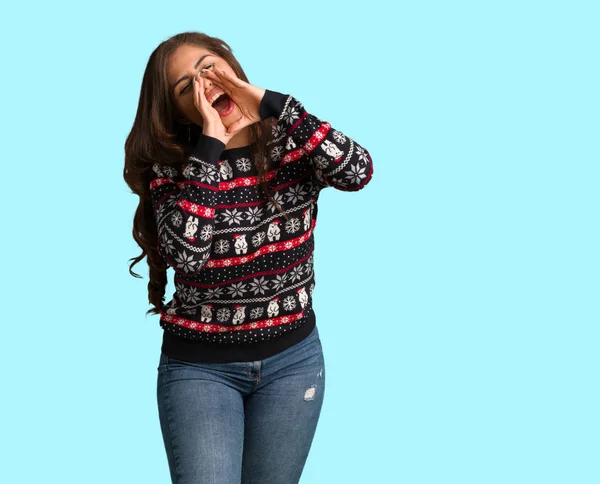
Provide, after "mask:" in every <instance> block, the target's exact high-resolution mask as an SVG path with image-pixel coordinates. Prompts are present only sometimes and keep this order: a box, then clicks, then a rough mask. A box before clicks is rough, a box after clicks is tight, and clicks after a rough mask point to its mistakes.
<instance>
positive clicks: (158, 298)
mask: <svg viewBox="0 0 600 484" xmlns="http://www.w3.org/2000/svg"><path fill="white" fill-rule="evenodd" d="M182 45H197V46H200V47H202V48H204V49H206V50H208V51H210V52H212V53H213V54H214V55H216V56H219V57H221V58H222V59H224V60H225V61H227V63H228V64H229V65H230V66H231V68H232V69H233V71H234V72H235V74H236V75H237V76H238V77H239V78H240V79H242V80H244V81H246V82H249V81H248V78H247V77H246V74H245V73H244V70H243V69H242V67H241V66H240V64H239V63H238V61H237V60H236V59H235V57H234V56H233V50H232V49H231V47H230V46H229V45H228V44H227V43H226V42H225V41H223V40H221V39H219V38H217V37H211V36H209V35H207V34H204V33H201V32H184V33H180V34H177V35H174V36H173V37H170V38H169V39H167V40H165V41H164V42H162V43H161V44H160V45H159V46H158V47H156V49H155V50H154V51H153V52H152V54H151V55H150V58H149V59H148V63H147V65H146V69H145V71H144V77H143V79H142V87H141V91H140V99H139V102H138V108H137V113H136V115H135V120H134V122H133V126H132V128H131V131H130V133H129V135H128V136H127V140H126V141H125V167H124V169H123V178H124V179H125V183H127V185H128V186H129V188H131V191H132V192H133V193H135V194H136V195H138V196H139V197H140V202H139V205H138V207H137V209H136V211H135V215H134V217H133V238H134V239H135V241H136V242H137V244H138V245H139V246H140V247H141V248H142V253H141V254H140V255H139V256H137V257H133V258H131V259H129V261H133V262H132V263H131V265H130V266H129V273H130V274H131V275H132V276H134V277H141V276H140V275H139V274H136V273H135V272H133V270H132V269H133V266H134V265H135V264H137V263H138V262H140V261H141V260H142V259H143V258H144V257H146V258H147V261H148V266H149V279H150V280H149V282H148V301H149V303H150V304H151V305H153V306H154V307H153V308H151V309H149V310H148V311H146V314H159V313H160V312H161V310H162V308H163V306H164V296H165V290H166V285H167V267H168V266H167V264H166V263H165V261H164V260H163V258H162V257H161V255H160V254H159V252H158V250H157V241H158V233H157V226H156V222H155V219H154V212H153V206H152V199H151V196H150V181H151V179H152V177H153V172H152V165H153V164H154V163H156V162H158V163H160V164H162V165H170V166H172V167H174V168H176V169H177V170H178V171H179V170H180V169H181V167H182V165H183V164H185V163H187V161H188V157H189V155H190V154H191V152H192V150H193V148H194V147H195V146H196V144H197V141H198V136H199V135H200V134H201V133H202V128H201V127H200V126H197V125H196V124H194V123H187V122H185V121H182V120H181V115H180V114H179V110H178V109H177V107H176V106H175V102H174V100H173V98H172V94H171V92H170V90H169V83H168V81H167V62H168V60H169V58H170V56H171V55H172V54H173V53H174V52H175V51H176V50H177V48H178V47H180V46H182ZM271 127H272V124H271V121H270V120H269V119H266V120H264V121H259V122H256V123H254V124H252V125H250V127H249V129H250V136H251V140H252V141H251V143H252V147H251V157H252V158H251V159H252V162H253V163H254V165H255V166H256V168H257V172H258V181H259V185H260V187H261V188H262V192H263V194H264V196H266V197H267V198H268V199H269V200H271V202H272V203H273V204H274V205H275V206H276V207H277V208H278V210H279V211H280V212H281V213H282V214H283V216H284V217H285V218H286V219H288V220H289V216H288V214H287V213H285V212H284V210H283V209H282V208H281V206H280V205H279V204H278V203H277V201H276V200H275V199H274V198H273V196H272V194H271V193H270V191H269V187H268V181H267V180H266V173H267V171H269V169H270V168H271V166H270V165H271V161H270V157H269V156H268V146H267V144H268V143H269V141H271V140H272V129H271ZM256 188H257V190H258V186H257V187H256ZM263 200H264V199H263Z"/></svg>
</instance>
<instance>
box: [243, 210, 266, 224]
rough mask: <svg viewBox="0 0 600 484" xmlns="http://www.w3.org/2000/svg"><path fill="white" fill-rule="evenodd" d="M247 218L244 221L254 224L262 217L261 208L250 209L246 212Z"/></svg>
mask: <svg viewBox="0 0 600 484" xmlns="http://www.w3.org/2000/svg"><path fill="white" fill-rule="evenodd" d="M246 215H247V216H248V218H247V219H246V220H247V221H248V222H250V223H251V224H253V223H255V222H256V221H257V220H260V218H261V217H262V215H263V209H262V208H261V207H250V208H249V209H248V211H247V212H246Z"/></svg>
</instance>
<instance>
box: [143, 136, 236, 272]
mask: <svg viewBox="0 0 600 484" xmlns="http://www.w3.org/2000/svg"><path fill="white" fill-rule="evenodd" d="M224 149H225V143H223V142H222V141H221V140H219V139H217V138H214V137H212V136H208V135H205V134H200V138H199V140H198V143H197V144H196V146H195V147H194V150H193V151H192V153H191V154H190V156H189V158H188V163H187V164H185V165H184V168H183V173H182V175H183V176H182V177H181V181H178V182H176V181H175V180H174V179H175V178H176V177H178V176H179V173H178V172H177V170H176V169H175V168H173V167H171V166H168V165H161V164H159V163H155V164H154V165H153V167H152V170H153V172H154V176H153V178H152V180H151V181H150V194H151V197H152V206H153V211H154V219H155V222H156V225H157V232H158V243H157V248H158V251H159V253H160V254H161V256H162V257H163V259H164V261H165V262H166V263H167V264H168V265H169V266H171V267H172V268H173V270H174V271H175V272H178V273H180V274H187V275H190V274H195V273H198V272H200V271H201V270H202V268H203V267H204V266H205V265H206V262H207V261H208V258H209V255H210V248H211V243H212V237H213V231H214V225H215V205H216V202H217V192H218V191H219V184H220V181H221V173H220V169H219V156H220V154H221V152H222V151H223V150H224Z"/></svg>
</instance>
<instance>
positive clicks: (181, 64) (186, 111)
mask: <svg viewBox="0 0 600 484" xmlns="http://www.w3.org/2000/svg"><path fill="white" fill-rule="evenodd" d="M214 66H217V67H219V68H221V69H223V70H225V71H227V72H229V73H230V74H232V75H233V76H236V77H237V75H236V74H235V72H234V71H233V69H232V68H231V66H230V65H229V64H228V63H227V62H226V61H225V60H224V59H222V58H221V57H218V56H216V55H214V54H212V53H211V52H210V51H208V50H206V49H204V48H202V47H199V46H196V45H182V46H180V47H178V48H177V50H176V51H175V52H173V54H172V55H171V58H170V59H169V62H168V64H167V80H168V83H169V88H170V89H171V92H172V96H173V99H174V100H175V106H176V107H177V109H178V110H179V112H180V113H182V114H183V116H184V117H185V118H186V119H187V121H192V122H193V123H195V124H197V125H198V126H202V124H203V119H202V115H201V114H200V111H198V109H197V108H196V106H195V105H194V86H193V84H192V82H193V76H194V75H196V74H198V72H200V70H202V69H204V68H206V67H208V68H210V69H214ZM202 79H203V80H204V93H205V95H206V94H208V93H209V92H210V91H212V90H213V89H214V88H215V87H216V85H215V84H213V82H212V81H211V80H210V79H207V78H206V77H203V78H202ZM240 116H241V111H240V108H239V107H238V106H237V105H235V103H234V107H233V112H232V113H231V114H229V115H228V116H225V117H224V118H220V119H221V121H222V122H223V124H224V125H225V126H226V127H228V126H229V125H230V124H231V123H233V122H234V121H236V120H238V119H239V118H240Z"/></svg>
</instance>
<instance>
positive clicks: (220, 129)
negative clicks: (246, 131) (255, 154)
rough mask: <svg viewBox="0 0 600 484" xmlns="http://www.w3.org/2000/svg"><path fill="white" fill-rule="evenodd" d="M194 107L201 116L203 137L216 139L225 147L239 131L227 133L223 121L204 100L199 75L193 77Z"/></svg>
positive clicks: (201, 80)
mask: <svg viewBox="0 0 600 484" xmlns="http://www.w3.org/2000/svg"><path fill="white" fill-rule="evenodd" d="M194 106H196V109H197V110H198V111H200V114H201V115H202V121H203V124H202V133H204V134H205V135H207V136H212V137H213V138H217V139H218V140H220V141H222V142H223V143H225V145H226V146H227V143H229V141H230V140H231V138H233V136H235V135H236V134H237V133H238V132H239V131H241V129H237V130H235V131H233V132H231V133H229V132H228V131H227V128H226V127H225V125H224V124H223V121H221V116H219V112H218V111H217V110H216V109H215V108H213V107H212V106H211V105H210V104H209V103H208V100H207V99H206V95H205V94H204V79H203V78H202V76H201V75H200V73H198V74H197V75H195V76H194Z"/></svg>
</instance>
